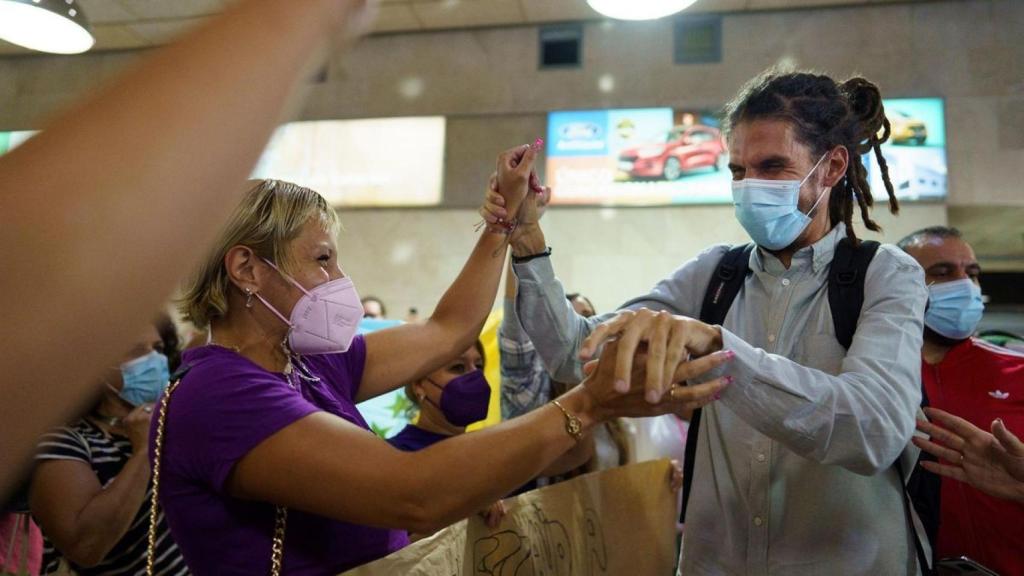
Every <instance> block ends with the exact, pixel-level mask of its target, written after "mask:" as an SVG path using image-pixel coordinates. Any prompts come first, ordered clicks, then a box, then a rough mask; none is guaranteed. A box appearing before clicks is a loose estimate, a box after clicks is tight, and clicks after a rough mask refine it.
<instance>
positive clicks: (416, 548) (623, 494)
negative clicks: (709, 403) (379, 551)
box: [345, 460, 678, 576]
mask: <svg viewBox="0 0 1024 576" xmlns="http://www.w3.org/2000/svg"><path fill="white" fill-rule="evenodd" d="M669 471H670V466H669V463H668V461H667V460H658V461H653V462H644V463H641V464H634V465H631V466H625V467H621V468H615V469H612V470H607V471H604V472H598V473H594V474H588V475H586V476H581V477H579V478H574V479H572V480H569V481H567V482H562V483H560V484H556V485H554V486H549V487H546V488H541V489H539V490H535V491H533V492H529V493H527V494H523V495H520V496H518V497H516V498H513V499H510V500H507V501H506V504H507V506H508V509H509V512H508V515H507V516H506V517H505V519H504V520H503V521H502V523H501V526H499V527H498V528H497V529H495V530H490V529H488V528H487V526H486V525H485V524H484V522H483V521H482V520H481V519H480V518H478V517H475V516H474V517H472V518H469V519H467V520H463V521H461V522H459V523H457V524H454V525H452V526H449V527H448V528H446V529H444V530H442V531H441V532H439V533H437V534H435V535H433V536H431V537H429V538H426V539H424V540H420V541H419V542H416V543H414V544H412V545H411V546H409V547H407V548H405V549H403V550H399V551H398V552H395V553H394V554H391V555H390V556H388V557H386V558H383V559H381V560H378V561H376V562H373V563H371V564H367V565H365V566H361V567H359V568H356V569H355V570H350V571H348V572H346V573H345V576H385V575H388V576H390V575H393V574H405V575H408V576H600V575H605V574H608V575H621V574H629V575H631V576H646V575H651V576H666V575H669V574H672V573H673V572H674V570H675V566H676V561H677V556H676V531H675V517H676V516H677V515H678V510H677V499H676V494H675V493H673V492H671V491H670V490H669Z"/></svg>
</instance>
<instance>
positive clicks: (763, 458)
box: [757, 454, 767, 462]
mask: <svg viewBox="0 0 1024 576" xmlns="http://www.w3.org/2000/svg"><path fill="white" fill-rule="evenodd" d="M765 460H767V458H765V456H764V454H758V455H757V461H758V462H764V461H765Z"/></svg>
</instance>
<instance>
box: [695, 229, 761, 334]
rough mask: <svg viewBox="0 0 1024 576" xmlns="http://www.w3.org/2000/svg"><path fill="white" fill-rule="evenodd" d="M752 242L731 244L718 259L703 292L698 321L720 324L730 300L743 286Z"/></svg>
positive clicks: (752, 248)
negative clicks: (716, 265)
mask: <svg viewBox="0 0 1024 576" xmlns="http://www.w3.org/2000/svg"><path fill="white" fill-rule="evenodd" d="M753 251H754V245H753V244H742V245H740V246H733V247H732V248H730V249H729V251H728V252H726V253H725V255H724V256H722V259H721V260H719V261H718V267H717V268H715V273H714V275H713V276H712V277H711V280H710V281H709V282H708V288H707V290H706V291H705V292H704V302H703V303H702V304H701V307H700V321H701V322H704V323H705V324H721V323H722V322H724V321H725V316H726V314H728V313H729V308H730V307H731V306H732V301H733V300H735V299H736V295H737V294H739V293H740V288H743V282H744V281H746V279H747V272H748V271H749V270H750V253H751V252H753Z"/></svg>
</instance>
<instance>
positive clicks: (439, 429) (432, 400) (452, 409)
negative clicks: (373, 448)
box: [388, 340, 593, 528]
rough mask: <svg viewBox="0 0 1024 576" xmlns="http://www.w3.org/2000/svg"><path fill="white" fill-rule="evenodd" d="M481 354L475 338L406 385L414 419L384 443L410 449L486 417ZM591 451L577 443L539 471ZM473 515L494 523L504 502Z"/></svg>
mask: <svg viewBox="0 0 1024 576" xmlns="http://www.w3.org/2000/svg"><path fill="white" fill-rule="evenodd" d="M485 358H486V355H485V354H484V348H483V345H482V344H481V343H480V341H479V340H478V341H476V342H475V343H474V344H473V346H471V347H470V348H468V349H466V351H465V352H463V353H462V355H461V356H459V357H458V358H456V359H454V360H452V361H451V362H449V363H448V364H446V365H445V366H444V367H442V368H439V369H437V370H435V371H434V372H432V373H430V374H427V375H426V376H424V377H423V378H421V379H420V380H418V381H416V382H413V383H411V384H407V385H406V386H405V393H406V395H407V396H408V397H409V399H410V400H412V401H413V403H415V404H416V405H417V406H418V407H419V409H420V413H419V418H418V419H417V421H416V423H415V424H408V425H406V427H405V428H403V429H402V430H401V431H400V432H399V433H398V434H396V435H394V436H392V437H391V438H389V439H388V443H389V444H391V445H392V446H394V447H395V448H398V449H399V450H404V451H407V452H415V451H417V450H422V449H424V448H427V447H428V446H432V445H434V444H436V443H437V442H440V441H441V440H445V439H447V438H451V437H453V436H458V435H459V434H463V433H465V432H466V427H467V426H469V425H470V424H473V423H475V422H479V421H481V420H483V419H484V418H486V417H487V408H488V406H489V404H490V400H491V387H490V385H489V384H488V383H487V379H486V378H485V377H484V366H485ZM592 453H593V449H592V445H591V444H590V443H589V442H583V443H580V444H579V445H578V446H577V447H575V448H573V449H572V450H570V451H568V452H566V453H565V454H563V455H562V456H561V457H560V458H558V459H557V460H555V461H554V462H552V463H551V465H550V466H548V467H547V469H545V470H544V471H543V472H542V473H541V474H540V476H554V475H557V474H564V473H566V472H568V471H570V470H573V469H575V468H577V467H579V466H580V465H582V464H583V463H585V462H586V461H587V460H589V459H590V457H591V455H592ZM479 514H480V516H482V517H483V518H484V520H485V521H486V522H487V524H488V526H490V527H492V528H494V527H496V526H497V525H498V523H500V522H501V519H502V517H503V516H504V515H505V506H504V504H503V503H502V501H501V500H498V501H497V502H495V503H494V504H491V505H490V506H488V507H486V508H484V509H482V510H481V511H480V512H479Z"/></svg>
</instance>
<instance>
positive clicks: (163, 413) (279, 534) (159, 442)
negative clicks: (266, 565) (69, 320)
mask: <svg viewBox="0 0 1024 576" xmlns="http://www.w3.org/2000/svg"><path fill="white" fill-rule="evenodd" d="M180 383H181V379H180V378H179V379H178V380H176V381H174V382H172V383H171V385H170V386H168V387H167V391H166V392H165V393H164V396H163V398H162V399H161V400H160V409H159V411H158V412H157V424H156V446H155V452H154V455H153V494H152V496H150V500H149V546H148V550H147V553H146V576H153V563H154V561H155V557H156V518H157V513H158V512H159V510H160V503H159V501H158V495H159V493H160V459H161V457H162V456H163V448H164V427H165V426H166V424H167V405H168V404H169V403H170V401H171V395H172V394H174V391H175V390H176V389H177V388H178V384H180ZM287 524H288V509H287V508H285V507H284V506H278V507H277V510H276V513H275V518H274V541H273V544H272V545H271V548H270V575H271V576H281V561H282V559H283V558H284V533H285V528H286V526H287Z"/></svg>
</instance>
